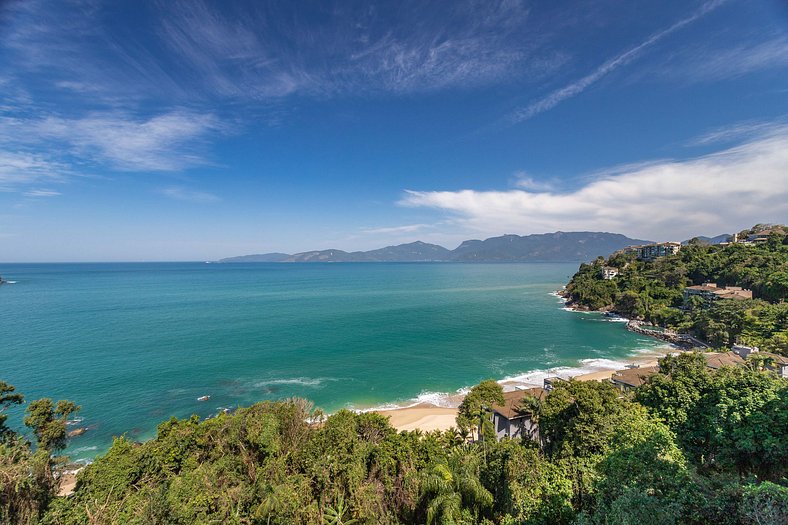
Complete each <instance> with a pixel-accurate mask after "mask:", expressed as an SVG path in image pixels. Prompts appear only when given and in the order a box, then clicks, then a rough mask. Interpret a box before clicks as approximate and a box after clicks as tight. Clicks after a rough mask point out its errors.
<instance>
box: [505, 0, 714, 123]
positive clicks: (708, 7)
mask: <svg viewBox="0 0 788 525" xmlns="http://www.w3.org/2000/svg"><path fill="white" fill-rule="evenodd" d="M724 1H725V0H713V1H710V2H707V3H705V4H704V5H703V6H701V7H700V9H698V10H697V11H695V12H694V13H693V14H692V15H690V16H688V17H686V18H683V19H681V20H679V21H678V22H676V23H674V24H673V25H671V26H669V27H667V28H666V29H663V30H661V31H658V32H656V33H654V34H652V35H651V36H650V37H648V38H647V39H646V40H644V41H643V42H641V43H640V44H638V45H637V46H635V47H633V48H631V49H628V50H627V51H625V52H623V53H621V54H619V55H616V56H615V57H613V58H611V59H609V60H608V61H606V62H605V63H603V64H602V65H601V66H599V67H598V68H596V69H595V70H594V71H593V72H591V73H589V74H588V75H586V76H584V77H582V78H581V79H579V80H576V81H574V82H572V83H570V84H568V85H566V86H564V87H562V88H560V89H557V90H555V91H553V92H552V93H550V94H549V95H547V96H545V97H543V98H541V99H539V100H537V101H535V102H532V103H531V104H529V105H528V106H526V107H525V108H522V109H520V110H518V111H515V112H514V113H513V114H512V115H510V116H509V118H508V120H509V122H511V123H517V122H523V121H526V120H528V119H530V118H532V117H534V116H536V115H538V114H539V113H543V112H545V111H548V110H550V109H553V108H554V107H555V106H557V105H558V104H560V103H561V102H563V101H564V100H566V99H569V98H572V97H574V96H577V95H579V94H580V93H582V92H583V91H585V90H586V89H587V88H588V87H589V86H591V85H592V84H595V83H596V82H598V81H599V80H601V79H602V78H603V77H605V76H607V75H608V74H610V73H612V72H613V71H615V70H616V69H618V68H620V67H622V66H625V65H627V64H629V63H630V62H632V61H634V60H636V59H637V58H638V57H639V56H640V55H642V54H643V52H644V51H646V50H647V49H648V48H650V47H651V46H653V45H654V44H656V43H657V42H659V41H660V40H662V39H663V38H665V37H667V36H669V35H670V34H672V33H675V32H676V31H678V30H679V29H681V28H683V27H685V26H687V25H689V24H691V23H693V22H695V21H696V20H698V19H699V18H701V17H703V16H705V15H706V14H708V13H710V12H711V11H713V10H714V9H716V8H717V7H719V6H720V5H721V4H722V3H723V2H724Z"/></svg>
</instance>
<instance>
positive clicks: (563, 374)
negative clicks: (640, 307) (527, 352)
mask: <svg viewBox="0 0 788 525" xmlns="http://www.w3.org/2000/svg"><path fill="white" fill-rule="evenodd" d="M680 351H681V350H680V349H679V348H677V347H675V346H673V345H665V346H660V347H655V348H654V349H650V350H648V351H645V352H641V353H638V354H635V355H632V356H630V357H629V358H627V359H626V360H621V361H614V360H609V359H588V360H582V361H581V363H582V362H583V361H585V362H586V363H596V366H593V365H592V366H586V367H582V366H581V367H557V368H551V369H547V370H535V371H532V372H528V373H526V374H523V375H520V376H517V377H512V378H503V379H499V380H498V383H499V384H500V385H501V386H502V387H503V390H504V392H511V391H513V390H517V389H522V388H529V387H535V386H538V387H541V386H542V385H543V381H544V378H545V377H554V376H556V377H560V378H562V379H570V378H571V379H576V380H578V381H606V380H609V379H610V378H611V377H612V375H613V373H614V372H615V371H616V370H622V369H624V368H626V367H627V366H632V365H635V366H637V367H649V366H656V365H657V361H658V360H659V359H661V358H662V357H665V356H666V355H669V354H673V353H675V352H680ZM466 390H467V389H461V390H460V391H458V392H456V393H455V394H446V395H445V397H443V399H444V400H445V402H446V404H447V405H449V406H441V405H438V404H434V403H431V402H427V401H416V402H415V403H414V404H408V405H405V404H403V405H402V406H400V407H389V406H385V408H371V409H362V410H357V412H375V413H376V414H380V415H382V416H384V417H388V418H389V423H390V424H391V426H393V427H394V428H396V429H397V430H398V431H410V430H417V429H418V430H421V431H423V432H431V431H434V430H439V431H443V430H448V429H450V428H452V427H456V426H457V424H456V422H455V419H456V417H457V407H459V405H460V403H462V400H463V398H464V397H465V393H466V392H465V391H466Z"/></svg>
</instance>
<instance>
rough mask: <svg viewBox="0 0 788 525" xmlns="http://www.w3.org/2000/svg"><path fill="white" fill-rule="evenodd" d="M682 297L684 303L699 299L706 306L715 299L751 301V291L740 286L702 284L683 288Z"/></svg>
mask: <svg viewBox="0 0 788 525" xmlns="http://www.w3.org/2000/svg"><path fill="white" fill-rule="evenodd" d="M683 296H684V302H685V303H686V302H687V301H689V299H690V298H691V297H700V298H702V299H703V300H704V301H705V302H706V303H707V304H711V302H712V301H716V300H717V299H734V300H737V301H742V300H744V299H752V290H747V289H745V288H742V287H740V286H717V283H703V284H699V285H696V286H688V287H686V288H684V293H683Z"/></svg>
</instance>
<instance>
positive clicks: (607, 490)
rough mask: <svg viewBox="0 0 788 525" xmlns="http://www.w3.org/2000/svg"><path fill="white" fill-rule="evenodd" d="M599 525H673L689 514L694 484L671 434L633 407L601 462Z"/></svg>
mask: <svg viewBox="0 0 788 525" xmlns="http://www.w3.org/2000/svg"><path fill="white" fill-rule="evenodd" d="M598 471H599V474H600V477H599V480H598V481H597V483H596V485H595V494H596V508H595V511H594V513H595V515H596V516H597V520H596V521H597V522H598V523H622V524H623V523H626V524H632V525H636V524H641V523H650V524H654V525H662V524H664V525H669V524H670V525H672V524H676V523H686V521H687V517H688V516H689V515H690V514H691V509H692V503H693V502H692V495H693V494H694V493H695V492H696V491H695V490H694V489H693V482H692V478H691V476H690V470H689V467H688V464H687V461H686V460H685V458H684V455H683V454H682V452H681V450H680V449H679V448H678V446H677V445H676V443H675V441H674V438H673V434H672V432H671V431H670V429H669V428H668V427H667V426H666V425H664V424H662V423H659V422H657V421H655V420H653V419H651V418H650V417H649V416H648V415H647V414H646V412H645V410H644V409H643V408H642V407H633V408H632V409H631V410H630V411H629V414H628V417H627V418H626V419H625V420H623V421H622V423H621V425H620V426H619V427H618V428H617V429H616V431H615V434H614V435H613V438H612V440H611V452H610V453H609V454H607V455H606V456H605V458H604V459H603V460H602V461H601V462H600V463H599V467H598Z"/></svg>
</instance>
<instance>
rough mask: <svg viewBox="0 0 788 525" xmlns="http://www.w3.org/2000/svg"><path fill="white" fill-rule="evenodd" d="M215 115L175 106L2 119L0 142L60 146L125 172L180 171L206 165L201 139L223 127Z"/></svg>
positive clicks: (219, 130) (41, 147)
mask: <svg viewBox="0 0 788 525" xmlns="http://www.w3.org/2000/svg"><path fill="white" fill-rule="evenodd" d="M223 129H224V128H223V126H222V125H221V123H220V122H219V120H218V119H217V118H216V117H214V116H213V115H211V114H204V113H196V112H191V111H186V110H173V111H169V112H166V113H162V114H159V115H155V116H152V117H149V118H140V117H135V116H133V115H130V114H128V113H124V112H100V113H98V112H95V113H91V114H88V115H86V116H84V117H79V118H65V117H60V116H42V117H31V118H4V119H0V144H10V145H17V144H22V145H28V146H37V147H38V148H39V149H40V150H42V151H46V150H47V149H48V148H47V146H53V145H54V146H57V147H56V148H55V149H63V147H65V151H67V152H68V153H69V154H71V155H72V156H74V157H77V158H79V159H82V160H90V161H92V162H95V163H99V164H102V165H105V166H109V167H111V168H113V169H117V170H123V171H179V170H183V169H186V168H189V167H193V166H198V165H204V164H206V163H207V162H208V161H207V160H206V159H205V158H204V156H203V155H202V148H200V147H199V146H202V145H203V142H204V141H205V140H206V139H207V138H208V136H209V135H211V134H215V133H221V132H223Z"/></svg>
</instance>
